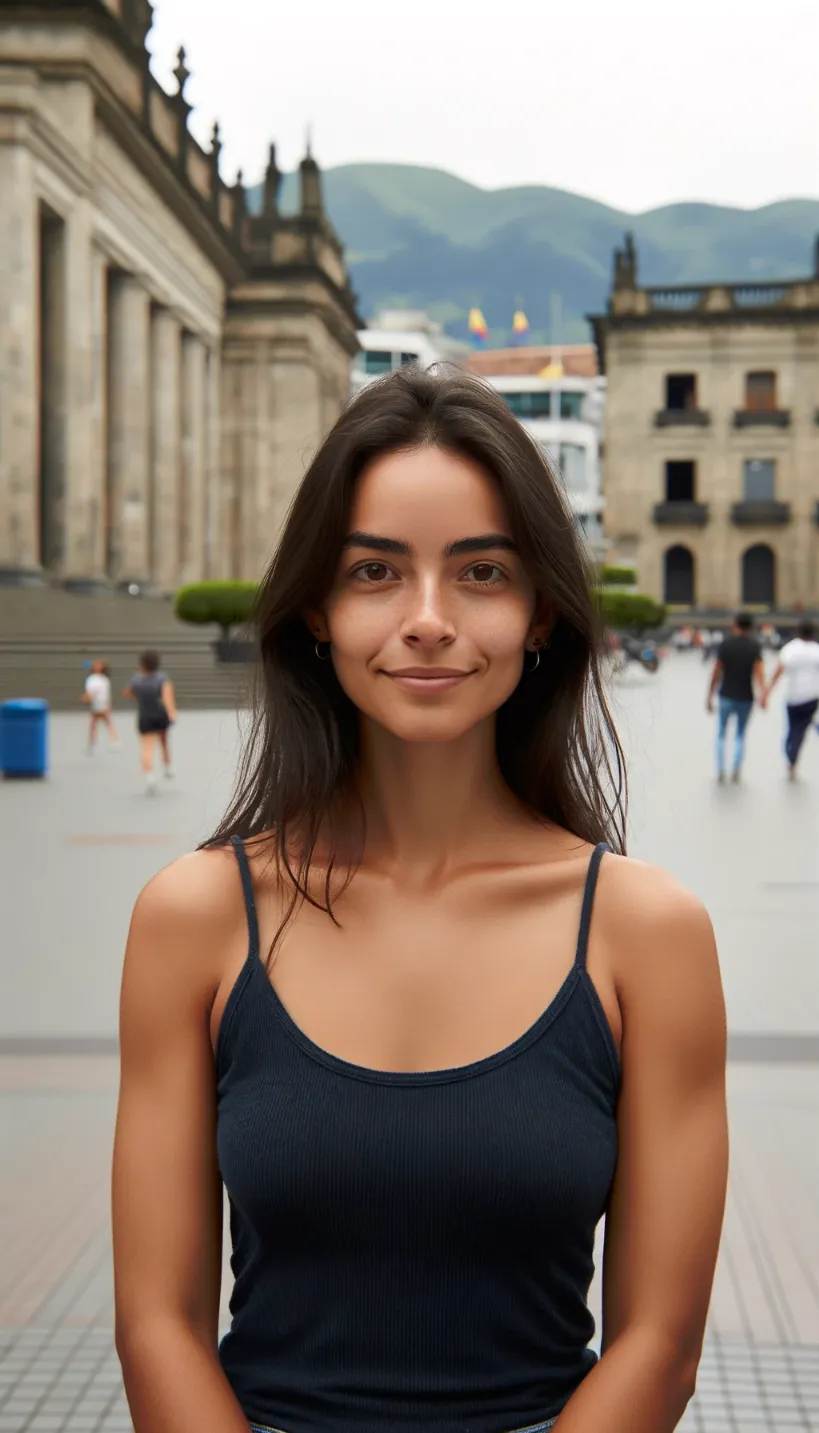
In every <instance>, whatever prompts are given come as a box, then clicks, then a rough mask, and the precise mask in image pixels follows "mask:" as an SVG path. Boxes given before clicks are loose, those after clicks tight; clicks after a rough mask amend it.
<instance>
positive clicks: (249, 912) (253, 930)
mask: <svg viewBox="0 0 819 1433" xmlns="http://www.w3.org/2000/svg"><path fill="white" fill-rule="evenodd" d="M230 844H231V845H232V847H233V849H234V851H235V852H236V860H237V861H238V862H239V874H240V876H241V877H242V894H243V895H244V898H245V914H246V916H247V930H248V935H249V937H250V949H249V951H248V959H250V960H252V959H254V958H255V957H256V956H258V954H259V922H258V920H257V918H256V897H255V896H254V894H253V877H252V876H251V874H250V862H249V860H248V859H247V851H246V850H245V843H244V841H243V840H242V838H241V836H231V838H230Z"/></svg>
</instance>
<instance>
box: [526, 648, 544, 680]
mask: <svg viewBox="0 0 819 1433" xmlns="http://www.w3.org/2000/svg"><path fill="white" fill-rule="evenodd" d="M527 655H529V654H528V653H527ZM539 666H540V648H539V647H538V648H537V649H536V651H535V660H534V664H533V666H531V667H527V666H524V671H525V672H526V673H527V675H531V673H532V672H536V671H537V669H538V667H539Z"/></svg>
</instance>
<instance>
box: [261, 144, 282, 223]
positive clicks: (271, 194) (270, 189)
mask: <svg viewBox="0 0 819 1433" xmlns="http://www.w3.org/2000/svg"><path fill="white" fill-rule="evenodd" d="M281 182H282V176H281V172H280V170H279V166H278V164H277V163H276V146H275V144H271V146H270V150H269V153H268V157H267V169H266V170H265V175H264V204H263V208H262V212H263V213H264V214H276V213H278V209H279V187H280V185H281Z"/></svg>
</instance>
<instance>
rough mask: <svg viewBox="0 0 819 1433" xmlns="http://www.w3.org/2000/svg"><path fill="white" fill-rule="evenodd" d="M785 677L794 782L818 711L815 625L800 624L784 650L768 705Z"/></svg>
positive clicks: (818, 647) (790, 767) (788, 748)
mask: <svg viewBox="0 0 819 1433" xmlns="http://www.w3.org/2000/svg"><path fill="white" fill-rule="evenodd" d="M783 677H784V678H785V710H786V712H787V717H788V730H787V735H786V737H785V760H786V761H787V763H788V778H789V780H791V781H795V780H796V767H797V763H798V761H799V753H800V752H801V750H802V743H803V742H804V740H805V737H806V736H807V734H808V730H809V728H810V726H811V723H812V722H813V719H814V717H815V716H816V711H817V708H819V641H817V639H816V628H815V627H814V624H813V622H810V621H808V620H805V621H804V622H800V623H799V627H798V629H797V635H796V637H794V639H793V641H791V642H786V643H785V646H784V647H783V648H782V650H781V652H780V654H779V662H778V664H777V667H776V671H775V672H774V674H773V676H772V677H771V680H770V682H769V683H768V687H767V691H766V693H765V700H766V702H767V701H768V700H769V698H770V695H771V692H772V691H773V690H774V687H776V686H777V684H778V683H779V682H780V681H781V679H782V678H783Z"/></svg>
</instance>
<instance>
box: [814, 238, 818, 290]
mask: <svg viewBox="0 0 819 1433" xmlns="http://www.w3.org/2000/svg"><path fill="white" fill-rule="evenodd" d="M813 277H814V278H815V279H819V234H817V235H816V238H815V239H814V241H813Z"/></svg>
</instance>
